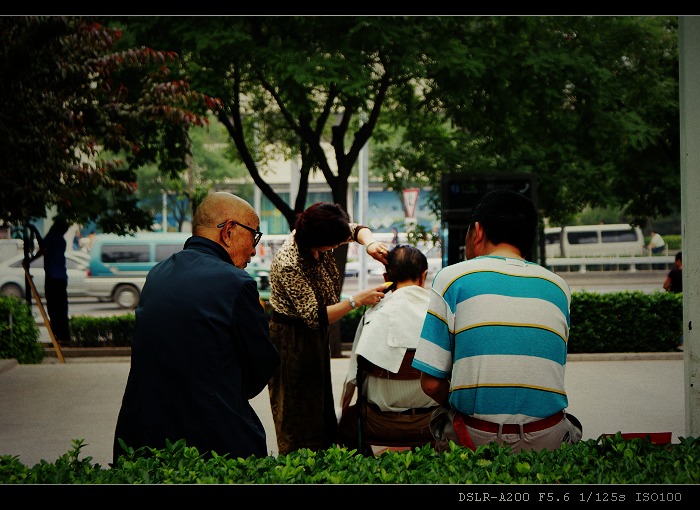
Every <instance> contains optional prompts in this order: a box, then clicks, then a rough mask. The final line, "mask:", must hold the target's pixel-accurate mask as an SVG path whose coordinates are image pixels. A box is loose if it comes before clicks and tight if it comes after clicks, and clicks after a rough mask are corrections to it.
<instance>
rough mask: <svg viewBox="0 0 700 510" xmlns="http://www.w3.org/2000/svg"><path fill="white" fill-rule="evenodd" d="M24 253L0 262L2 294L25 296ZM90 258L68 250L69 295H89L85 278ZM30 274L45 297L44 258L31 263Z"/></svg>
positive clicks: (37, 288)
mask: <svg viewBox="0 0 700 510" xmlns="http://www.w3.org/2000/svg"><path fill="white" fill-rule="evenodd" d="M23 259H24V255H14V256H12V257H9V258H7V259H6V260H3V261H2V262H0V296H14V297H18V298H23V297H24V296H25V274H24V267H22V260H23ZM87 267H88V260H87V259H86V258H85V256H84V255H79V254H77V253H74V252H66V269H67V270H68V297H69V298H70V297H84V296H86V295H87V291H86V285H85V278H86V277H87ZM29 274H30V275H31V276H32V280H34V285H35V286H36V290H37V292H38V293H39V296H41V297H44V296H45V294H44V258H43V257H39V258H38V259H35V260H33V261H32V263H31V264H30V265H29Z"/></svg>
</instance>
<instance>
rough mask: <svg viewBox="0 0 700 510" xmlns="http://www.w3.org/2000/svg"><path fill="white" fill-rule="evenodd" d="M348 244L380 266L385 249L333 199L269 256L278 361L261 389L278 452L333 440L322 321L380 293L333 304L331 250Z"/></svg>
mask: <svg viewBox="0 0 700 510" xmlns="http://www.w3.org/2000/svg"><path fill="white" fill-rule="evenodd" d="M352 241H355V242H358V243H360V244H362V245H364V246H365V247H366V250H367V253H368V254H370V255H371V256H372V257H373V258H375V259H377V260H379V261H380V262H382V263H386V254H387V253H388V251H389V250H388V248H387V246H386V245H385V244H384V243H382V242H377V241H374V240H373V239H372V232H371V230H370V229H369V228H368V227H365V226H364V225H358V224H356V223H351V222H350V221H349V219H348V215H347V213H346V212H345V211H344V210H343V209H342V208H341V207H340V206H338V205H337V204H333V203H329V202H319V203H316V204H314V205H312V206H310V207H308V208H307V209H306V210H305V211H304V212H302V213H301V214H300V215H299V218H298V219H297V222H296V224H295V229H294V230H293V231H292V233H291V234H290V236H289V238H288V239H287V240H286V241H285V243H284V244H283V245H282V247H281V248H280V249H279V251H278V252H277V254H276V255H275V257H274V259H273V260H272V265H271V267H270V289H271V293H270V305H271V306H272V309H273V312H272V317H271V319H270V339H271V340H272V342H273V343H274V344H275V346H276V347H277V349H278V350H279V353H280V358H281V364H280V368H279V371H278V372H277V373H276V374H275V375H274V376H273V377H272V379H270V382H269V385H268V388H269V392H270V406H271V409H272V417H273V420H274V422H275V431H276V433H277V446H278V451H279V454H287V453H289V452H292V451H295V450H298V449H299V448H309V449H312V450H319V449H325V448H329V447H330V446H332V445H333V444H334V443H337V442H338V420H337V416H336V413H335V404H334V399H333V388H332V386H331V369H330V341H329V328H328V326H329V324H333V323H334V322H336V321H338V320H340V319H341V317H343V316H344V315H345V314H346V313H348V312H349V311H350V310H352V309H353V308H355V307H356V306H362V305H374V304H376V303H378V302H379V300H381V299H382V298H383V297H384V293H383V292H382V291H383V289H384V285H380V286H378V287H372V288H370V289H367V290H363V291H360V292H357V293H355V294H354V295H353V296H352V297H350V298H349V299H346V300H343V301H342V302H341V301H340V291H341V288H340V272H339V270H338V266H337V264H336V263H335V259H334V257H333V250H334V249H335V248H337V247H338V246H340V245H342V244H345V243H349V242H352Z"/></svg>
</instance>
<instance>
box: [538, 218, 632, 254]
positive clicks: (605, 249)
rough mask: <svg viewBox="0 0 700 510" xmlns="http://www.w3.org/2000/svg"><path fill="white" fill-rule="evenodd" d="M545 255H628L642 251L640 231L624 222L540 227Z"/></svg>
mask: <svg viewBox="0 0 700 510" xmlns="http://www.w3.org/2000/svg"><path fill="white" fill-rule="evenodd" d="M544 240H545V256H546V257H547V258H554V257H615V256H620V257H630V256H641V255H644V235H643V234H642V230H641V229H640V228H639V227H633V226H631V225H628V224H626V223H618V224H611V225H606V224H600V225H573V226H568V227H547V228H545V229H544Z"/></svg>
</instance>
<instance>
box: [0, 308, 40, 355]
mask: <svg viewBox="0 0 700 510" xmlns="http://www.w3.org/2000/svg"><path fill="white" fill-rule="evenodd" d="M39 336H40V335H39V327H38V326H37V324H36V321H35V320H34V317H33V316H32V308H31V307H30V306H29V305H27V302H26V301H23V300H21V299H17V298H14V297H0V359H16V360H17V362H18V363H26V364H31V363H41V360H42V359H44V356H45V353H44V348H43V347H42V345H41V343H40V342H39Z"/></svg>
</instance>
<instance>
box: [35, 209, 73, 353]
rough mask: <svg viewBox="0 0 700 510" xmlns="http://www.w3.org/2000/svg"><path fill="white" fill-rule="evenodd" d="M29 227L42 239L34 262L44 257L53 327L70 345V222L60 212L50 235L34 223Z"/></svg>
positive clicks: (46, 292)
mask: <svg viewBox="0 0 700 510" xmlns="http://www.w3.org/2000/svg"><path fill="white" fill-rule="evenodd" d="M29 229H30V230H31V231H32V232H33V233H34V235H35V236H36V240H37V242H38V243H39V250H38V251H37V253H36V254H35V255H34V256H33V257H31V259H30V262H31V261H32V260H35V259H37V258H39V257H42V256H43V257H44V294H45V297H46V308H47V311H48V314H49V322H50V323H51V331H52V332H53V335H54V337H55V338H56V341H57V342H58V343H59V344H62V345H68V344H70V326H69V322H68V271H67V270H66V248H67V246H68V243H66V238H65V235H66V232H68V222H67V221H66V220H65V219H64V218H62V217H60V216H59V217H56V218H55V219H54V222H53V225H51V228H49V231H48V232H47V233H46V237H42V235H41V233H40V232H39V230H38V229H37V228H36V226H34V225H32V224H31V223H30V224H29Z"/></svg>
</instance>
